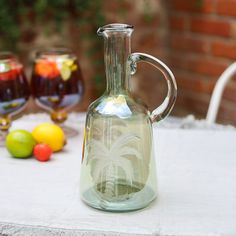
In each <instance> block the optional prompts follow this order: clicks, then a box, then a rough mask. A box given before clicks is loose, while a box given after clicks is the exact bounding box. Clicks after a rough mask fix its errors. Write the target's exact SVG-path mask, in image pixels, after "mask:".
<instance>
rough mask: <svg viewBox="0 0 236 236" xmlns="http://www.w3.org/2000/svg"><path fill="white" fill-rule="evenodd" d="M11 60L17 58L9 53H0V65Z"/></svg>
mask: <svg viewBox="0 0 236 236" xmlns="http://www.w3.org/2000/svg"><path fill="white" fill-rule="evenodd" d="M11 60H17V56H16V55H15V54H14V53H13V52H11V51H1V52H0V63H2V62H8V61H11Z"/></svg>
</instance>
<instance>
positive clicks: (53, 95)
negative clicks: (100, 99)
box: [32, 49, 84, 136]
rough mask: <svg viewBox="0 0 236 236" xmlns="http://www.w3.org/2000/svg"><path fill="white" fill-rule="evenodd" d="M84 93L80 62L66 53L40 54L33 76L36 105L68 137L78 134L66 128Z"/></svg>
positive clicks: (59, 50) (65, 51) (56, 51)
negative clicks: (48, 114)
mask: <svg viewBox="0 0 236 236" xmlns="http://www.w3.org/2000/svg"><path fill="white" fill-rule="evenodd" d="M83 90H84V85H83V79H82V74H81V70H80V67H79V63H78V60H77V58H76V56H75V55H74V54H72V53H71V52H70V51H69V50H67V49H50V50H45V51H41V52H38V53H37V55H36V58H35V62H34V68H33V73H32V92H33V96H34V99H35V101H36V104H37V105H39V106H40V107H42V108H43V109H45V110H47V111H49V112H50V114H51V119H52V120H53V121H54V122H55V123H58V124H60V125H61V126H62V128H63V129H64V131H65V133H66V135H67V136H74V135H76V134H77V132H76V130H74V129H72V128H70V127H67V126H65V125H63V122H64V121H65V120H66V119H67V113H68V110H69V109H70V108H71V107H73V106H75V105H76V104H78V103H79V102H80V100H81V98H82V95H83Z"/></svg>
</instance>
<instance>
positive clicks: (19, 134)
mask: <svg viewBox="0 0 236 236" xmlns="http://www.w3.org/2000/svg"><path fill="white" fill-rule="evenodd" d="M35 144H36V142H35V140H34V138H33V136H32V134H31V133H30V132H28V131H26V130H14V131H12V132H10V133H9V134H8V135H7V137H6V148H7V150H8V151H9V153H10V154H11V155H12V156H14V157H16V158H27V157H30V156H31V155H32V152H33V149H34V146H35Z"/></svg>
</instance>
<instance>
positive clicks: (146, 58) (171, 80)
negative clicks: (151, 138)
mask: <svg viewBox="0 0 236 236" xmlns="http://www.w3.org/2000/svg"><path fill="white" fill-rule="evenodd" d="M129 62H130V69H131V74H132V75H133V74H135V72H136V68H137V64H136V63H137V62H146V63H149V64H151V65H153V66H154V67H156V68H157V69H158V70H159V71H161V73H162V74H163V75H164V77H165V79H166V82H167V86H168V92H167V96H166V98H165V99H164V101H163V102H162V104H161V105H160V106H159V107H157V108H156V109H155V110H153V112H152V113H151V115H150V117H151V120H152V122H155V121H160V120H162V119H164V118H165V117H166V116H167V115H168V114H169V113H170V111H171V110H172V108H173V106H174V104H175V100H176V96H177V85H176V81H175V77H174V75H173V73H172V72H171V70H170V69H169V68H168V67H167V66H166V64H165V63H163V62H162V61H160V60H159V59H157V58H155V57H153V56H151V55H148V54H145V53H132V54H131V55H130V56H129Z"/></svg>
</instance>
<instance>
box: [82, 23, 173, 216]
mask: <svg viewBox="0 0 236 236" xmlns="http://www.w3.org/2000/svg"><path fill="white" fill-rule="evenodd" d="M132 31H133V27H132V26H130V25H126V24H109V25H106V26H104V27H101V28H99V29H98V31H97V33H98V35H101V36H103V38H104V40H105V43H104V50H105V51H104V54H105V69H106V79H107V87H106V91H105V93H104V94H103V95H102V96H101V97H100V98H98V99H97V100H96V101H94V102H93V103H92V104H91V105H90V106H89V108H88V113H87V118H86V124H85V134H84V144H83V159H82V167H81V177H80V193H81V199H82V200H83V201H84V202H85V203H86V204H88V205H89V206H91V207H94V208H97V209H101V210H105V211H118V212H122V211H132V210H137V209H141V208H144V207H146V206H147V205H148V204H149V203H150V202H152V201H153V200H154V199H155V198H156V195H157V183H156V182H157V181H156V165H155V159H154V153H153V152H154V150H153V134H152V123H153V122H156V121H160V120H162V119H163V118H165V117H166V116H167V115H168V114H169V112H170V111H171V109H172V108H173V106H174V103H175V100H176V95H177V86H176V82H175V78H174V75H173V74H172V72H171V71H170V69H169V68H168V67H167V66H166V65H165V64H164V63H163V62H161V61H160V60H158V59H157V58H155V57H153V56H150V55H148V54H144V53H131V46H130V41H131V40H130V39H131V33H132ZM142 61H143V62H147V63H149V64H151V65H153V66H154V67H156V68H157V69H158V70H160V71H161V72H162V74H163V75H164V78H165V79H166V82H167V86H168V93H167V96H166V98H165V100H164V101H163V103H162V104H161V105H160V106H159V107H158V108H157V109H155V110H154V111H153V112H149V110H148V109H147V106H146V105H144V103H142V102H140V101H139V100H136V99H135V98H133V97H132V96H131V94H130V89H129V79H130V75H131V74H134V73H135V71H136V63H137V62H142Z"/></svg>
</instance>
